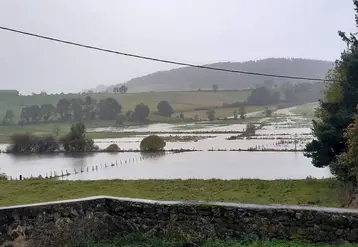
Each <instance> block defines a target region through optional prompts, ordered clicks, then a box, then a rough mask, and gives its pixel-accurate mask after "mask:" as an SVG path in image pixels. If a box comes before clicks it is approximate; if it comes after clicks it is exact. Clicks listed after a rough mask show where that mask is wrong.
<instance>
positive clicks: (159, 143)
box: [140, 135, 166, 152]
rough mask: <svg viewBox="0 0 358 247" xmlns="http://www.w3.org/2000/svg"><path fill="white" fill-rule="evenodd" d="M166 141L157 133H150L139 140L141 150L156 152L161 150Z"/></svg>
mask: <svg viewBox="0 0 358 247" xmlns="http://www.w3.org/2000/svg"><path fill="white" fill-rule="evenodd" d="M165 145H166V143H165V141H164V139H163V138H161V137H160V136H157V135H151V136H147V137H145V138H143V140H142V141H141V142H140V150H141V151H150V152H157V151H162V150H163V149H164V147H165Z"/></svg>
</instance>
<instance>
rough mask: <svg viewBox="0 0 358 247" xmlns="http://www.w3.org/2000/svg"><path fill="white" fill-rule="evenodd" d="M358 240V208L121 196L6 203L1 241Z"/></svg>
mask: <svg viewBox="0 0 358 247" xmlns="http://www.w3.org/2000/svg"><path fill="white" fill-rule="evenodd" d="M128 233H147V234H153V235H159V236H163V235H165V236H167V237H179V238H180V237H182V236H185V237H186V238H188V236H189V237H190V240H191V241H197V240H200V239H203V238H205V237H208V236H210V237H213V236H215V237H232V238H237V239H245V240H247V239H263V240H267V239H296V240H303V241H310V242H326V243H345V242H352V243H353V242H358V210H353V209H352V210H351V209H335V208H323V207H303V206H286V205H253V204H237V203H218V202H200V201H198V202H190V201H187V202H182V201H151V200H139V199H130V198H117V197H91V198H85V199H78V200H70V201H60V202H53V203H41V204H32V205H23V206H12V207H0V246H12V245H11V243H14V242H17V243H20V242H22V243H27V246H39V247H41V246H64V245H65V244H66V243H71V244H75V243H76V242H78V241H79V242H83V241H96V240H99V239H104V238H108V237H111V236H112V235H125V234H128Z"/></svg>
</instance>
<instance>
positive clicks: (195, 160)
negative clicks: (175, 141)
mask: <svg viewBox="0 0 358 247" xmlns="http://www.w3.org/2000/svg"><path fill="white" fill-rule="evenodd" d="M0 160H1V161H2V162H1V164H2V166H1V172H5V173H6V174H7V175H9V176H12V177H18V176H19V175H20V174H21V175H23V176H25V177H30V176H31V175H32V176H38V175H39V174H41V175H42V176H46V175H48V176H50V174H51V173H52V174H54V172H56V173H57V174H61V170H62V171H63V172H64V173H65V172H66V170H67V171H68V172H70V173H72V175H71V176H69V177H67V178H65V179H69V180H96V179H212V178H215V179H240V178H252V179H254V178H256V179H265V180H272V179H304V178H306V177H307V176H311V177H315V178H323V177H329V176H330V173H329V170H328V169H323V168H315V167H313V166H312V164H311V162H310V160H309V159H307V158H305V157H304V156H303V154H302V153H299V152H297V153H293V152H286V153H278V152H209V151H207V152H186V153H175V154H174V153H171V154H166V155H161V156H156V157H150V156H148V154H147V155H143V154H140V153H117V154H108V153H98V154H93V155H85V156H83V155H82V156H66V155H63V154H58V155H52V156H41V155H37V156H36V155H35V156H34V155H31V156H12V155H5V154H3V155H1V156H0ZM96 166H97V169H95V167H96ZM93 168H94V170H92V169H93ZM75 169H76V172H77V173H78V174H76V175H75V174H74V170H75ZM81 171H83V172H81Z"/></svg>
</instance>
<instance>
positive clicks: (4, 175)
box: [0, 173, 8, 180]
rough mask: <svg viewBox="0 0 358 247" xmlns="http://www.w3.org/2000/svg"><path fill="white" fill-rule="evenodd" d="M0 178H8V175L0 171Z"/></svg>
mask: <svg viewBox="0 0 358 247" xmlns="http://www.w3.org/2000/svg"><path fill="white" fill-rule="evenodd" d="M0 180H8V177H7V175H6V174H5V173H0Z"/></svg>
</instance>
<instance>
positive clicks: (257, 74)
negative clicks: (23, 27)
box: [0, 26, 340, 82]
mask: <svg viewBox="0 0 358 247" xmlns="http://www.w3.org/2000/svg"><path fill="white" fill-rule="evenodd" d="M0 29H1V30H5V31H9V32H14V33H19V34H23V35H27V36H32V37H36V38H41V39H46V40H51V41H55V42H59V43H63V44H68V45H73V46H78V47H83V48H87V49H92V50H97V51H102V52H107V53H114V54H117V55H122V56H127V57H133V58H139V59H144V60H150V61H155V62H160V63H167V64H175V65H180V66H188V67H193V68H198V69H207V70H215V71H222V72H229V73H238V74H245V75H254V76H267V77H275V78H285V79H293V80H308V81H321V82H325V81H331V82H340V81H336V80H326V79H321V78H310V77H300V76H289V75H278V74H266V73H259V72H249V71H242V70H231V69H224V68H216V67H210V66H204V65H195V64H190V63H184V62H176V61H171V60H165V59H159V58H154V57H147V56H141V55H136V54H131V53H126V52H120V51H114V50H109V49H104V48H100V47H95V46H91V45H85V44H80V43H76V42H72V41H67V40H62V39H57V38H52V37H48V36H43V35H39V34H34V33H29V32H24V31H20V30H16V29H12V28H8V27H3V26H0Z"/></svg>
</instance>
